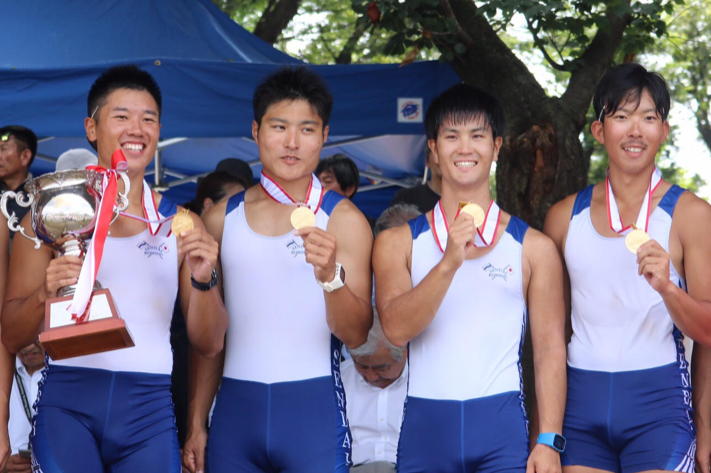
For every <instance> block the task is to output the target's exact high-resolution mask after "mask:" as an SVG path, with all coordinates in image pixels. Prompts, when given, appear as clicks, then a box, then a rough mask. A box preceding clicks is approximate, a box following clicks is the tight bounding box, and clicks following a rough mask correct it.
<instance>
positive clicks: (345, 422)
mask: <svg viewBox="0 0 711 473" xmlns="http://www.w3.org/2000/svg"><path fill="white" fill-rule="evenodd" d="M338 412H340V413H341V421H342V422H343V423H342V424H341V427H348V419H347V418H346V411H338Z"/></svg>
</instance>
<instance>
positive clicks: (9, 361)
mask: <svg viewBox="0 0 711 473" xmlns="http://www.w3.org/2000/svg"><path fill="white" fill-rule="evenodd" d="M9 246H10V231H9V229H8V228H7V222H6V221H5V220H4V219H1V218H0V300H3V299H4V296H5V281H7V266H8V259H9V256H10V255H9V253H8V249H9ZM1 332H2V329H1V328H0V333H1ZM14 369H15V357H14V356H13V355H12V353H10V351H9V350H8V349H7V348H6V347H5V345H3V344H0V471H1V470H3V469H4V468H5V465H6V462H7V458H8V456H9V455H10V437H9V435H8V430H7V427H8V422H9V421H10V392H11V390H12V375H13V371H14Z"/></svg>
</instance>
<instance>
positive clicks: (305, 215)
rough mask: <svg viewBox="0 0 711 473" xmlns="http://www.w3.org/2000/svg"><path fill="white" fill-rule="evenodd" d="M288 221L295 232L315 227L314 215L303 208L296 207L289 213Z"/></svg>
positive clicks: (308, 209) (309, 210) (306, 208)
mask: <svg viewBox="0 0 711 473" xmlns="http://www.w3.org/2000/svg"><path fill="white" fill-rule="evenodd" d="M290 219H291V226H292V227H294V229H295V230H299V229H301V228H304V227H313V226H314V225H316V214H314V213H313V212H312V211H311V209H310V208H308V207H305V206H299V207H296V208H295V209H294V211H293V212H291V217H290Z"/></svg>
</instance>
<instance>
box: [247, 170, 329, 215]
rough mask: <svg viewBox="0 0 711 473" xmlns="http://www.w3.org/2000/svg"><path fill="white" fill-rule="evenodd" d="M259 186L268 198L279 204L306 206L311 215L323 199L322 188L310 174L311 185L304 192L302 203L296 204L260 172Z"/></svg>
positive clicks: (278, 186) (316, 178)
mask: <svg viewBox="0 0 711 473" xmlns="http://www.w3.org/2000/svg"><path fill="white" fill-rule="evenodd" d="M259 184H260V185H261V186H262V189H264V192H266V193H267V195H268V196H269V197H271V198H272V199H273V200H275V201H277V202H279V203H280V204H287V205H293V204H296V205H300V206H302V205H303V206H306V207H308V208H310V209H311V211H312V212H313V213H316V212H317V211H318V209H319V207H320V206H321V199H322V198H323V187H322V186H321V181H319V180H318V177H316V175H315V174H311V183H310V184H309V190H308V191H307V192H306V199H305V200H304V202H297V201H296V200H294V199H293V198H292V197H291V196H290V195H289V194H288V193H287V192H286V191H285V190H284V188H282V187H281V186H280V185H279V184H277V182H276V181H274V179H272V178H271V177H269V176H267V175H266V174H264V172H262V175H261V176H260V177H259Z"/></svg>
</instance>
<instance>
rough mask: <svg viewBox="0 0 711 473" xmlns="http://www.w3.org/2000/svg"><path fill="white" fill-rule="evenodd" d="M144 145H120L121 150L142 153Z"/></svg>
mask: <svg viewBox="0 0 711 473" xmlns="http://www.w3.org/2000/svg"><path fill="white" fill-rule="evenodd" d="M145 147H146V145H144V144H143V143H124V144H122V145H121V148H123V149H125V150H126V151H138V152H140V151H143V150H144V149H145Z"/></svg>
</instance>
